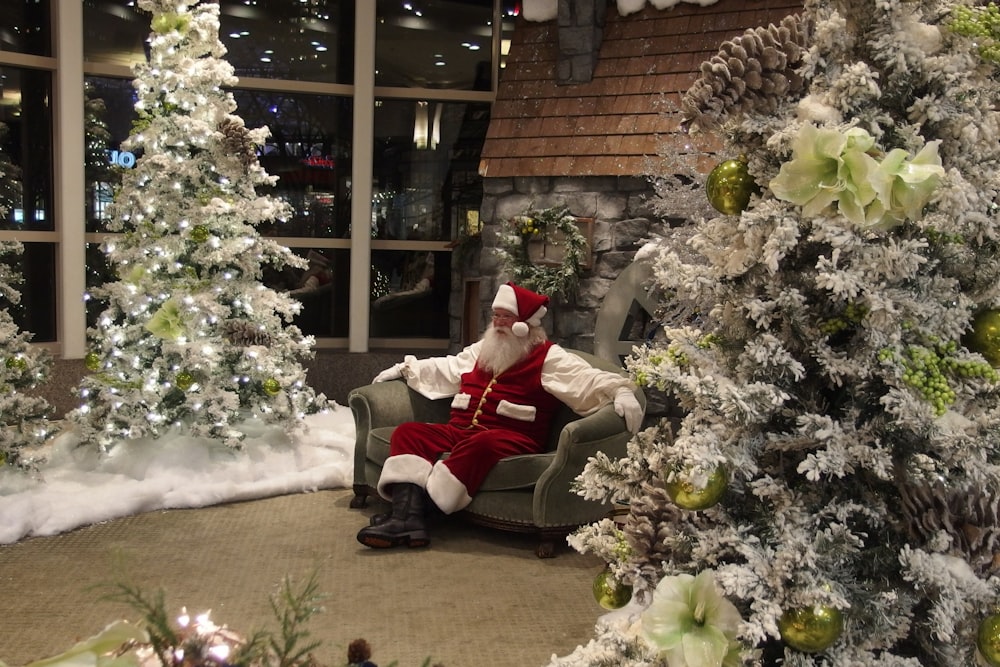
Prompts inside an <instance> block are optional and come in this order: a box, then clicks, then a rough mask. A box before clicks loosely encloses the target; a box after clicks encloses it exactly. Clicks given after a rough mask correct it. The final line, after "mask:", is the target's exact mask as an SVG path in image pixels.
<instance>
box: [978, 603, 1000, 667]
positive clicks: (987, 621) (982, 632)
mask: <svg viewBox="0 0 1000 667" xmlns="http://www.w3.org/2000/svg"><path fill="white" fill-rule="evenodd" d="M976 648H978V649H979V653H980V654H982V656H983V659H984V660H985V661H986V662H987V664H989V665H990V666H991V667H1000V613H997V614H991V615H990V616H987V617H986V618H984V619H983V620H982V622H981V623H980V624H979V630H978V631H977V632H976Z"/></svg>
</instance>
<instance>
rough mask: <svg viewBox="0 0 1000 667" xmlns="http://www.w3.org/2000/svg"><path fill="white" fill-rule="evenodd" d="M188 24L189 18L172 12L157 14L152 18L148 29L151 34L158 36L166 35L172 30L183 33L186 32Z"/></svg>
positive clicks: (189, 22)
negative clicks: (150, 30) (151, 31)
mask: <svg viewBox="0 0 1000 667" xmlns="http://www.w3.org/2000/svg"><path fill="white" fill-rule="evenodd" d="M190 24H191V17H190V16H183V15H178V14H175V13H174V12H166V13H164V14H157V15H156V16H154V17H153V20H152V23H151V25H150V27H151V28H152V29H153V32H155V33H157V34H159V35H166V34H167V33H169V32H172V31H174V30H176V31H177V32H180V33H185V32H187V30H188V26H189V25H190Z"/></svg>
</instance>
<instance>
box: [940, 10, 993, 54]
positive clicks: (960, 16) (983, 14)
mask: <svg viewBox="0 0 1000 667" xmlns="http://www.w3.org/2000/svg"><path fill="white" fill-rule="evenodd" d="M948 27H949V28H950V29H951V31H952V32H954V33H956V34H959V35H963V36H965V37H971V38H973V39H974V40H976V50H977V51H978V52H979V57H980V58H982V59H983V60H985V61H986V62H989V63H993V64H1000V7H997V5H996V3H994V2H991V3H989V4H988V5H986V6H984V7H966V6H965V5H957V6H956V7H955V8H954V9H952V10H951V21H950V22H949V23H948Z"/></svg>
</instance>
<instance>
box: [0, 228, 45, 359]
mask: <svg viewBox="0 0 1000 667" xmlns="http://www.w3.org/2000/svg"><path fill="white" fill-rule="evenodd" d="M23 246H24V252H23V253H22V254H21V255H20V256H17V255H13V254H8V255H4V257H3V259H2V260H0V261H3V262H6V263H8V264H10V265H11V266H12V267H13V270H14V273H15V274H16V275H20V276H22V277H23V278H24V280H23V282H21V283H19V284H17V285H15V288H16V289H17V290H18V291H19V292H20V293H21V300H20V302H19V303H16V304H11V303H8V302H7V301H6V300H4V299H0V308H4V309H6V310H8V311H9V312H10V314H11V317H13V318H14V322H15V323H16V324H17V326H18V327H19V328H20V329H21V330H22V331H28V332H30V333H31V334H32V339H31V340H32V342H35V343H49V342H52V341H54V340H55V339H56V244H55V243H25V244H23Z"/></svg>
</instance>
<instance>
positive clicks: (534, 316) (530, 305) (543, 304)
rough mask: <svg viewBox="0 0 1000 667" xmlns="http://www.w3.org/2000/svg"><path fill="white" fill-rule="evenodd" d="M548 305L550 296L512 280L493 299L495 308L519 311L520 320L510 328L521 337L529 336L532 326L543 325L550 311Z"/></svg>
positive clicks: (513, 311)
mask: <svg viewBox="0 0 1000 667" xmlns="http://www.w3.org/2000/svg"><path fill="white" fill-rule="evenodd" d="M548 305H549V297H547V296H545V295H543V294H536V293H535V292H532V291H531V290H529V289H525V288H523V287H520V286H518V285H515V284H514V283H511V282H508V283H506V284H504V285H501V286H500V289H498V290H497V295H496V297H495V298H494V299H493V309H494V310H497V309H502V310H508V311H510V312H512V313H517V319H518V321H517V322H515V323H514V324H513V325H512V326H511V328H510V330H511V331H512V332H513V334H514V335H515V336H518V337H519V338H523V337H525V336H527V335H528V331H529V330H530V327H537V326H541V324H542V318H543V317H545V313H547V312H549V309H548V308H547V306H548Z"/></svg>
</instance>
